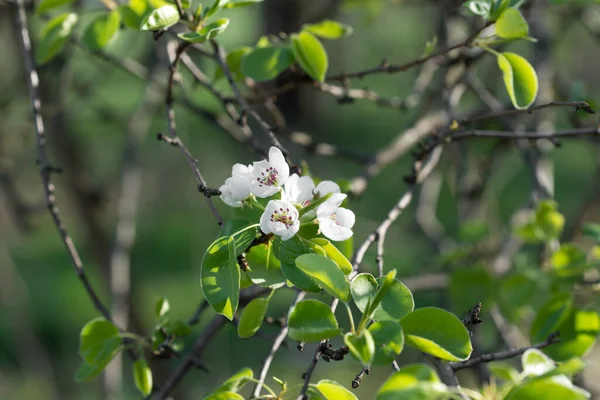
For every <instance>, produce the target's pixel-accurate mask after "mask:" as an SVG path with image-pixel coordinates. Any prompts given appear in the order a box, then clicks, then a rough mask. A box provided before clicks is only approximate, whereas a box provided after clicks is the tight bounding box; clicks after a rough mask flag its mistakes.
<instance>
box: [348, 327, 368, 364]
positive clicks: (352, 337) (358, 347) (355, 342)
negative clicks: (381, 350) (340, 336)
mask: <svg viewBox="0 0 600 400" xmlns="http://www.w3.org/2000/svg"><path fill="white" fill-rule="evenodd" d="M344 343H346V346H348V349H350V354H352V356H353V357H354V358H356V359H357V360H358V361H359V362H361V363H362V365H365V366H366V365H368V364H371V362H372V361H373V357H375V341H374V340H373V336H371V332H369V331H368V330H364V331H362V332H361V333H360V334H356V333H352V332H348V333H346V334H345V335H344Z"/></svg>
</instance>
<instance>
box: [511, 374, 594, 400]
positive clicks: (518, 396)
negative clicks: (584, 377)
mask: <svg viewBox="0 0 600 400" xmlns="http://www.w3.org/2000/svg"><path fill="white" fill-rule="evenodd" d="M584 393H587V392H585V391H583V393H582V391H581V389H579V388H576V387H567V386H565V385H564V383H563V382H558V381H556V380H554V379H552V378H548V379H543V380H533V381H525V382H524V383H522V384H520V385H518V386H515V387H514V388H513V389H512V390H511V391H510V392H509V393H508V395H507V396H506V400H534V399H552V400H580V399H581V400H582V399H587V398H589V396H586V395H585V394H584Z"/></svg>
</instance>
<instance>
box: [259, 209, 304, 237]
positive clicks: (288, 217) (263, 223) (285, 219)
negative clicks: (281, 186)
mask: <svg viewBox="0 0 600 400" xmlns="http://www.w3.org/2000/svg"><path fill="white" fill-rule="evenodd" d="M298 216H299V214H298V210H296V207H294V205H293V204H292V203H290V202H287V201H283V200H271V201H269V203H267V206H266V207H265V211H264V212H263V214H262V215H261V217H260V229H261V230H262V231H263V232H264V233H274V234H275V235H277V236H280V237H281V239H282V240H288V239H290V238H291V237H293V236H294V235H295V234H296V233H297V232H298V230H299V229H300V221H298Z"/></svg>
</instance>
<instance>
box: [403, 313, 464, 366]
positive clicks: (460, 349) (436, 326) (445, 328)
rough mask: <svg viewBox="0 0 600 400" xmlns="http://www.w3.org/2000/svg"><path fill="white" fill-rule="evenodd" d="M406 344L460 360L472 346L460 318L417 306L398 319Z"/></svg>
mask: <svg viewBox="0 0 600 400" xmlns="http://www.w3.org/2000/svg"><path fill="white" fill-rule="evenodd" d="M400 325H402V330H403V331H404V338H405V340H406V344H408V345H410V346H412V347H414V348H416V349H418V350H420V351H422V352H424V353H428V354H431V355H433V356H436V357H439V358H441V359H443V360H448V361H464V360H466V359H468V358H469V356H470V355H471V352H472V351H473V347H472V346H471V338H470V335H469V332H468V331H467V328H465V326H464V325H463V323H462V322H461V320H460V319H458V318H457V317H456V316H455V315H454V314H451V313H449V312H448V311H446V310H442V309H441V308H435V307H425V308H420V309H417V310H415V311H413V312H411V313H409V314H407V315H406V316H405V317H404V318H402V320H400Z"/></svg>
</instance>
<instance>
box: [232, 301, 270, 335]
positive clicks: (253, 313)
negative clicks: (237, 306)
mask: <svg viewBox="0 0 600 400" xmlns="http://www.w3.org/2000/svg"><path fill="white" fill-rule="evenodd" d="M268 306H269V299H265V298H260V299H254V300H252V301H251V302H250V303H248V305H247V306H246V307H245V308H244V311H242V316H241V317H240V322H239V324H238V336H239V337H241V338H244V339H245V338H249V337H251V336H254V334H255V333H256V332H258V330H259V329H260V326H261V325H262V323H263V320H264V319H265V314H266V313H267V307H268Z"/></svg>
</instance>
